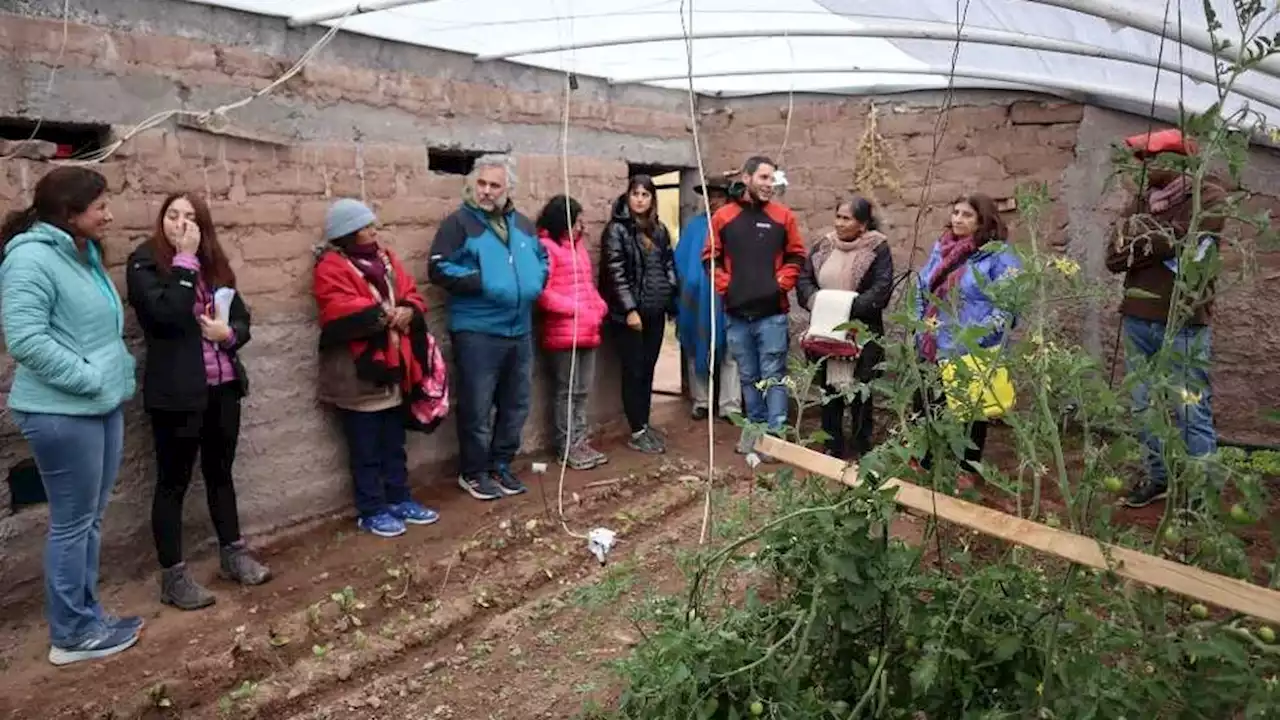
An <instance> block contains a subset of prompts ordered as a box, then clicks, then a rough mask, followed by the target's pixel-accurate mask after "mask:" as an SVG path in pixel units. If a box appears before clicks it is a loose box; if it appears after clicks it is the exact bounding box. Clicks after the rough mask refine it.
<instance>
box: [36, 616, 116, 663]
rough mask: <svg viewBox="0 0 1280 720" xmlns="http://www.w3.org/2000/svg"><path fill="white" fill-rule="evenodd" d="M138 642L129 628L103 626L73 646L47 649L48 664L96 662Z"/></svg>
mask: <svg viewBox="0 0 1280 720" xmlns="http://www.w3.org/2000/svg"><path fill="white" fill-rule="evenodd" d="M136 642H138V631H137V630H136V629H134V628H131V627H111V626H107V625H103V626H101V627H100V628H98V630H97V631H96V632H94V633H93V634H92V635H90V636H89V637H87V638H85V639H84V640H81V641H80V642H78V643H76V644H75V645H69V646H67V647H58V646H56V645H55V646H53V647H50V648H49V662H51V663H53V664H54V665H70V664H71V663H77V662H83V661H85V660H98V659H101V658H105V657H110V656H112V655H115V654H116V653H122V652H124V651H125V650H128V649H129V648H131V647H133V646H134V643H136Z"/></svg>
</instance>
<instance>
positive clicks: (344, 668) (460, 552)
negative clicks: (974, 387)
mask: <svg viewBox="0 0 1280 720" xmlns="http://www.w3.org/2000/svg"><path fill="white" fill-rule="evenodd" d="M656 413H658V414H659V416H660V417H661V418H662V420H661V423H662V426H663V427H664V429H665V430H666V431H667V433H668V436H669V442H670V445H671V451H670V452H669V453H668V455H666V456H663V457H650V456H641V455H638V454H636V453H634V452H631V451H629V450H627V449H625V448H623V447H620V446H614V447H610V448H607V450H608V451H609V453H610V455H611V457H612V461H611V462H610V463H609V464H607V465H605V466H603V467H601V468H598V469H596V470H594V471H591V472H586V473H572V472H571V473H569V474H568V477H567V479H566V485H565V494H564V502H565V519H566V523H567V526H568V530H570V531H572V532H573V533H576V534H578V535H582V534H585V533H586V532H587V531H588V530H590V529H591V528H593V527H608V528H611V529H613V530H615V531H617V532H618V534H619V535H618V537H619V542H618V545H617V546H616V548H615V549H614V550H613V552H612V553H611V554H610V556H609V558H608V563H607V564H606V565H604V566H601V565H600V564H599V563H598V562H597V561H596V560H595V558H594V557H593V556H592V555H590V554H589V553H588V551H587V543H586V540H585V539H582V538H579V537H573V536H572V535H570V534H569V533H568V532H566V530H565V528H562V527H561V525H560V522H559V516H558V513H557V511H556V506H557V498H556V491H557V481H558V475H557V473H556V472H555V470H556V469H557V467H556V466H554V465H553V466H552V469H553V472H552V473H550V474H548V475H547V476H546V477H545V478H544V479H543V480H542V481H541V483H539V482H538V481H536V480H534V479H533V478H532V477H528V476H526V477H527V478H528V479H529V480H531V481H532V482H530V486H531V492H530V493H529V494H527V495H524V496H522V497H519V498H514V499H506V500H501V501H498V502H494V503H478V502H475V501H473V500H471V499H469V498H467V497H465V496H462V494H461V493H459V492H457V491H456V489H455V488H454V487H453V486H452V485H451V484H450V483H448V482H441V481H440V480H438V479H437V480H434V481H433V480H431V479H429V478H425V477H424V478H418V487H419V488H420V491H419V493H418V495H419V498H420V499H421V500H423V501H424V502H427V503H429V504H432V505H434V506H436V507H438V508H440V510H441V513H442V520H441V521H440V523H438V524H437V525H435V526H431V527H427V528H410V531H409V533H408V534H406V535H404V536H402V537H400V538H396V539H392V540H385V539H379V538H374V537H372V536H368V535H362V534H357V533H355V532H354V526H353V524H352V523H351V522H350V521H349V520H342V521H334V522H332V523H329V524H327V525H324V526H321V527H319V528H316V529H315V530H313V531H311V532H309V533H307V534H306V535H304V536H302V537H297V538H294V539H291V540H289V541H287V542H282V543H279V544H277V545H275V546H272V547H268V548H266V549H265V559H266V560H267V562H269V563H270V564H271V566H272V567H273V569H274V570H275V571H276V573H277V575H276V577H275V579H273V580H272V581H271V582H270V583H269V584H268V585H266V586H263V587H261V588H255V589H241V588H236V587H232V586H230V585H228V584H226V583H224V582H222V581H218V580H213V581H212V582H211V586H212V588H213V589H214V590H215V591H216V592H217V593H218V597H219V602H218V604H217V605H216V606H214V607H213V608H210V609H208V610H205V611H201V612H196V613H182V612H179V611H177V610H173V609H170V608H165V607H162V606H161V605H159V604H158V602H157V600H156V597H155V586H154V584H153V583H152V582H150V581H147V582H134V583H130V584H122V585H116V586H111V587H106V588H104V589H103V590H104V596H105V597H106V604H107V606H108V607H109V608H110V609H112V610H116V611H119V612H121V613H124V612H130V613H141V614H143V615H144V617H145V618H146V621H147V627H146V629H145V630H144V633H143V637H142V640H141V641H140V643H139V645H138V646H137V647H136V648H134V649H131V650H129V651H128V652H126V653H123V654H121V655H120V656H117V657H115V658H112V659H108V660H105V661H102V662H98V663H86V664H83V665H78V666H71V667H68V668H62V669H58V668H54V667H52V666H50V665H49V664H48V663H47V662H46V661H45V653H46V652H47V646H46V644H45V643H46V635H45V633H46V629H45V627H44V624H43V621H42V620H41V618H40V616H39V608H38V607H32V608H30V609H29V611H28V612H26V613H25V614H23V617H21V618H13V617H6V618H5V619H4V621H3V623H0V720H3V719H7V718H31V719H40V720H46V719H49V720H52V719H55V718H194V719H197V720H199V719H204V718H217V719H219V720H222V719H229V718H250V717H256V718H270V719H271V720H277V719H279V720H291V719H298V720H303V719H305V720H325V719H326V718H368V719H370V720H378V719H383V718H386V719H390V718H410V719H413V720H417V719H419V718H427V719H429V718H456V719H458V720H470V719H472V718H477V719H489V718H494V719H497V718H511V719H515V718H573V717H575V716H577V715H578V714H579V713H580V711H581V710H582V708H583V706H584V704H586V703H588V702H598V703H602V704H605V705H607V704H608V703H609V701H610V700H611V699H612V698H613V697H616V693H617V692H618V687H617V682H616V680H615V678H614V677H613V676H612V674H611V669H610V665H609V664H610V661H612V660H615V659H617V658H619V657H621V656H622V655H624V654H625V653H626V652H627V651H628V649H629V648H630V647H632V646H634V645H635V644H636V643H637V642H638V641H639V640H640V637H641V636H640V633H639V630H638V629H637V628H635V627H633V626H632V624H631V623H630V621H629V619H628V613H627V611H628V609H629V608H631V607H633V606H634V605H635V604H637V603H642V602H645V600H646V599H647V598H648V597H650V596H651V595H652V594H653V593H661V592H667V591H677V590H679V589H680V588H681V587H682V584H683V577H682V575H681V573H680V571H679V568H678V565H677V558H678V557H679V555H680V553H681V552H683V551H684V550H687V549H689V548H692V547H694V546H695V545H696V544H697V542H698V535H699V529H700V525H701V521H702V499H703V496H704V492H705V482H706V471H705V465H706V456H707V443H706V425H705V424H704V423H694V422H692V421H690V420H689V419H688V416H687V413H686V410H685V407H684V405H683V403H681V402H679V401H672V400H666V401H664V402H661V403H660V405H659V409H658V410H656ZM736 439H737V429H736V428H733V427H731V426H729V425H725V424H721V425H719V426H718V430H717V439H716V453H717V460H716V465H717V467H718V468H719V470H718V474H717V481H716V482H717V487H718V489H717V492H718V497H717V504H716V507H717V508H721V512H722V513H724V512H727V511H725V510H724V508H726V507H728V505H729V504H733V503H737V504H741V503H750V502H752V501H753V495H752V493H753V487H754V483H753V482H752V481H751V480H750V479H749V478H750V476H751V473H750V472H749V471H748V469H747V468H746V466H745V464H744V463H743V462H742V459H741V458H740V457H739V456H737V455H735V454H733V451H732V447H733V444H734V441H735V440H736ZM991 445H992V447H993V452H992V453H990V454H991V456H992V457H991V458H990V459H992V460H996V461H999V462H1000V463H1001V464H1012V463H1014V462H1016V460H1015V459H1014V458H1013V457H1012V456H1011V455H1010V454H1009V453H1008V452H1007V450H1003V448H1002V445H1003V443H1002V442H1001V441H1000V432H999V431H997V432H996V433H994V434H993V438H992V443H991ZM546 459H547V458H530V460H546ZM766 467H769V466H766ZM987 500H988V501H989V502H992V503H993V504H1000V502H999V500H998V499H997V498H987ZM748 507H749V506H748ZM1158 512H1159V510H1158V509H1157V508H1154V507H1153V508H1148V509H1146V510H1143V511H1139V512H1136V513H1135V512H1129V511H1124V512H1122V513H1119V514H1118V515H1117V518H1118V519H1121V520H1122V521H1124V522H1137V523H1138V524H1142V525H1147V524H1154V521H1155V518H1156V517H1157V516H1158ZM900 517H901V518H902V521H901V523H900V524H896V525H895V527H894V532H895V534H898V535H900V536H907V537H908V538H910V536H912V535H914V536H916V537H919V535H918V533H919V529H920V525H919V522H920V521H918V520H914V519H911V518H908V517H907V516H905V515H903V516H900ZM722 523H723V524H721V525H719V526H718V528H719V529H720V532H721V534H722V535H723V534H725V533H728V534H734V533H735V532H736V530H734V529H733V528H732V527H731V526H732V522H728V521H725V520H724V519H722ZM717 541H718V540H717ZM195 565H196V570H197V572H198V573H199V576H200V577H212V576H213V574H214V570H215V562H214V561H212V560H211V559H205V560H203V561H200V562H197V563H195Z"/></svg>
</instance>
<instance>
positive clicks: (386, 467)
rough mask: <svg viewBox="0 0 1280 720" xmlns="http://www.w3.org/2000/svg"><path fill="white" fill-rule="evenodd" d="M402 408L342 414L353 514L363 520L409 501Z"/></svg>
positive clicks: (347, 411)
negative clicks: (358, 514)
mask: <svg viewBox="0 0 1280 720" xmlns="http://www.w3.org/2000/svg"><path fill="white" fill-rule="evenodd" d="M404 421H405V417H404V409H403V408H400V407H394V408H391V409H390V410H379V411H378V412H359V411H356V410H343V411H342V430H343V433H344V434H345V435H346V436H347V454H348V459H349V462H350V464H351V480H352V484H354V485H355V491H356V511H357V512H359V513H360V517H362V518H367V517H372V516H374V515H377V514H378V513H381V512H386V510H387V506H388V505H395V504H398V503H402V502H404V501H406V500H408V499H409V466H408V464H409V458H408V456H407V455H406V454H405V450H404V444H405V427H404Z"/></svg>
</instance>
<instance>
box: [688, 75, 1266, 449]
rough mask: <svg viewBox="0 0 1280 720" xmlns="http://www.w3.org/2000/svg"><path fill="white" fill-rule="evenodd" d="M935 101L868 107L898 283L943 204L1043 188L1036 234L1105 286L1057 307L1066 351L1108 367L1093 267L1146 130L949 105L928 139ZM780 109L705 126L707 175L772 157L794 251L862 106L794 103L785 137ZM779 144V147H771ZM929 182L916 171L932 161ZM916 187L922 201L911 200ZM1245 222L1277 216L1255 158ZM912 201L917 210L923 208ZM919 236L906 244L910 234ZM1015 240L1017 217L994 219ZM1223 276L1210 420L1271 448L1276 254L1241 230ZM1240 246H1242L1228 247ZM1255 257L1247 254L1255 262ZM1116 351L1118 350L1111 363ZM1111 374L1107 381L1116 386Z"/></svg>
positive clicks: (844, 158) (852, 149)
mask: <svg viewBox="0 0 1280 720" xmlns="http://www.w3.org/2000/svg"><path fill="white" fill-rule="evenodd" d="M941 103H942V97H941V95H926V94H913V95H908V96H902V97H900V98H892V99H888V100H881V101H880V102H879V103H878V114H877V117H878V120H877V128H878V132H879V134H880V135H881V136H882V137H883V139H884V141H885V151H886V153H887V155H888V156H889V157H891V158H892V160H893V165H894V166H896V170H895V169H890V171H889V172H890V174H891V175H893V177H894V178H895V179H896V180H897V182H898V184H899V186H900V188H899V189H897V190H896V191H895V190H889V189H886V188H883V187H881V188H877V189H876V190H875V191H874V192H873V193H871V195H872V197H873V198H874V200H875V202H876V203H877V205H878V206H879V213H880V217H881V220H882V224H883V228H882V229H883V230H884V232H885V234H886V235H888V237H889V241H890V243H891V244H892V248H893V255H894V261H895V264H896V266H897V268H898V271H899V272H901V271H902V270H904V269H906V268H907V267H914V268H918V267H920V265H922V264H923V263H924V260H925V257H926V255H927V253H928V252H929V249H930V247H931V246H932V244H933V242H934V241H935V240H936V239H937V237H938V234H939V232H940V229H941V227H942V225H943V224H944V223H945V222H946V221H947V219H948V213H949V212H950V207H951V201H952V200H953V199H955V198H956V197H958V196H960V195H962V194H964V193H966V192H972V191H980V192H985V193H987V194H989V195H991V196H992V197H994V198H996V199H997V200H1003V199H1008V198H1012V197H1013V196H1014V190H1015V188H1016V187H1017V186H1018V185H1020V184H1023V183H1028V182H1043V183H1047V185H1048V190H1049V197H1050V200H1051V202H1052V204H1051V206H1050V209H1049V212H1048V213H1047V214H1046V217H1045V219H1044V221H1043V224H1042V228H1043V230H1044V231H1045V233H1046V234H1047V238H1046V240H1047V241H1048V242H1049V243H1050V244H1051V245H1052V246H1053V247H1055V248H1056V249H1057V250H1059V251H1060V252H1064V253H1066V254H1068V255H1070V256H1071V257H1073V258H1076V259H1077V260H1079V261H1080V263H1081V265H1082V267H1083V268H1084V272H1086V273H1088V275H1089V276H1090V277H1093V278H1097V279H1100V280H1103V281H1105V282H1107V283H1109V287H1110V289H1111V293H1110V295H1109V296H1108V297H1107V298H1105V299H1104V300H1103V301H1101V302H1099V303H1097V304H1095V305H1084V304H1081V305H1079V306H1076V307H1070V308H1063V309H1062V311H1063V313H1064V314H1065V315H1066V316H1068V317H1070V318H1073V323H1072V324H1073V325H1074V324H1075V322H1074V320H1078V332H1079V339H1080V341H1081V342H1083V343H1084V344H1085V346H1086V347H1089V348H1090V349H1091V350H1092V351H1093V352H1095V353H1097V354H1098V355H1099V356H1101V357H1105V358H1107V359H1108V361H1109V362H1112V363H1114V362H1117V355H1116V354H1115V349H1116V347H1117V345H1116V341H1117V328H1118V325H1119V320H1120V318H1119V315H1118V313H1117V312H1116V310H1115V308H1117V307H1118V306H1119V301H1120V279H1119V278H1116V277H1112V276H1111V275H1110V274H1109V273H1108V272H1107V270H1106V268H1105V266H1104V258H1105V244H1106V243H1107V242H1108V241H1109V234H1108V229H1109V228H1110V227H1111V225H1112V223H1113V222H1114V221H1115V220H1116V219H1117V218H1118V217H1119V216H1120V212H1121V209H1122V207H1123V206H1124V202H1125V199H1126V192H1125V190H1124V189H1123V188H1122V184H1121V183H1120V182H1119V179H1118V178H1117V179H1115V180H1113V181H1110V182H1109V181H1108V178H1109V175H1110V174H1111V169H1112V165H1111V148H1112V145H1113V144H1114V143H1116V142H1118V141H1120V140H1122V139H1123V138H1125V137H1127V136H1129V135H1132V134H1134V133H1139V132H1146V131H1147V130H1148V129H1149V128H1150V121H1149V120H1146V119H1143V118H1138V117H1135V116H1131V115H1126V114H1123V113H1118V112H1113V111H1109V110H1102V109H1099V108H1095V107H1091V106H1081V105H1078V104H1072V103H1064V102H1059V101H1046V102H1042V101H1040V100H1038V99H1037V100H1028V99H1018V98H1017V97H1015V96H1011V94H1010V93H978V92H962V93H957V95H956V97H955V100H954V105H953V107H952V109H951V110H950V111H949V113H948V115H947V118H946V123H945V125H943V126H942V127H943V130H942V132H941V133H940V134H935V126H936V124H937V122H938V117H939V108H940V107H941ZM787 105H788V103H787V98H786V97H769V98H758V99H744V100H738V101H735V102H734V103H732V104H730V105H726V106H724V107H722V108H720V109H719V110H718V111H717V112H714V113H709V114H708V115H707V118H706V121H705V124H704V125H703V132H704V133H705V134H706V135H707V136H708V138H709V140H708V142H707V143H706V144H705V146H704V147H706V148H707V150H706V152H707V157H706V162H707V167H708V168H709V170H708V171H709V172H711V171H718V170H722V169H723V170H727V169H731V168H734V167H740V166H741V163H742V162H743V160H744V159H745V158H747V157H749V156H750V155H753V154H756V153H763V154H766V155H770V156H772V157H773V158H774V159H775V160H776V161H778V162H779V164H780V165H781V166H782V167H783V168H784V169H785V170H786V174H787V179H788V181H789V183H790V187H789V189H788V191H787V194H786V197H785V200H786V202H787V203H788V204H789V205H791V207H792V208H794V209H795V211H796V213H797V215H798V216H799V219H800V223H801V226H802V228H803V229H804V232H805V237H806V239H807V240H809V241H810V242H812V241H813V240H814V239H815V238H816V237H819V236H820V235H821V234H822V233H825V232H828V231H830V230H831V229H832V224H831V223H832V216H833V215H834V208H835V205H836V203H837V201H838V199H839V198H842V197H846V196H847V195H848V194H849V193H851V192H853V185H854V173H855V170H856V168H857V166H858V164H859V162H861V161H862V160H863V158H861V157H860V156H859V152H858V146H859V140H860V139H861V138H862V136H863V133H864V130H865V129H866V123H867V118H868V115H869V112H870V110H871V106H870V104H869V103H868V102H867V101H866V100H864V99H861V98H849V99H843V100H841V99H835V98H829V97H825V98H820V99H806V98H796V100H795V104H794V115H793V117H792V120H791V127H790V131H789V136H788V129H787ZM784 138H786V142H785V145H784ZM935 143H936V145H937V151H936V158H935V160H934V164H933V171H932V176H931V181H930V182H929V183H926V178H925V171H926V168H928V167H929V165H930V159H931V158H932V157H934V153H935ZM926 187H927V192H924V191H925V190H926ZM1244 189H1246V190H1247V191H1249V192H1250V193H1251V196H1250V199H1249V201H1248V205H1249V207H1251V208H1254V209H1264V208H1271V209H1272V214H1273V216H1275V215H1276V214H1277V210H1280V155H1278V154H1277V153H1275V152H1274V151H1271V150H1267V149H1255V150H1254V151H1253V152H1252V154H1251V158H1250V161H1249V167H1248V170H1247V171H1246V173H1245V177H1244ZM922 195H923V201H922ZM917 217H919V224H918V228H919V232H918V234H917V233H915V232H913V229H914V228H915V227H917V225H916V221H917ZM1005 219H1006V221H1007V222H1009V224H1010V226H1011V229H1012V233H1013V237H1014V239H1015V241H1017V240H1018V239H1019V238H1023V239H1024V241H1025V233H1022V232H1020V231H1019V228H1018V218H1017V216H1016V213H1010V214H1007V215H1006V216H1005ZM1227 238H1228V241H1229V245H1228V247H1227V249H1226V254H1227V258H1228V263H1229V265H1230V266H1231V267H1234V268H1240V267H1241V266H1242V264H1245V263H1247V264H1249V265H1250V266H1251V270H1250V271H1249V273H1248V277H1247V279H1245V280H1243V281H1235V282H1232V283H1230V284H1227V285H1225V286H1224V287H1223V289H1222V292H1221V294H1220V296H1219V298H1218V300H1217V302H1216V305H1215V319H1214V323H1213V334H1214V352H1215V363H1214V370H1213V393H1214V410H1215V414H1216V419H1217V426H1218V429H1219V433H1220V435H1221V436H1222V438H1223V439H1226V440H1230V441H1235V442H1244V443H1275V442H1280V430H1278V429H1277V428H1276V426H1275V425H1274V424H1270V423H1267V422H1265V421H1264V420H1263V419H1262V418H1261V413H1262V411H1263V410H1264V409H1266V408H1269V407H1275V406H1276V404H1277V403H1278V402H1280V400H1277V398H1280V373H1278V372H1277V369H1278V362H1277V351H1280V325H1277V323H1276V322H1275V317H1274V316H1275V310H1274V308H1275V307H1276V304H1277V302H1280V253H1277V252H1274V251H1272V252H1265V251H1263V250H1262V249H1260V248H1256V247H1255V246H1253V245H1252V244H1251V243H1249V242H1248V234H1247V233H1242V232H1241V230H1240V228H1231V229H1229V231H1228V233H1227ZM1237 240H1244V242H1236V241H1237ZM1255 251H1256V252H1255ZM792 314H793V317H792V329H793V331H795V332H800V331H802V329H803V328H804V327H806V326H807V324H808V315H807V313H806V312H804V311H803V310H800V309H793V311H792ZM1121 352H1122V350H1121ZM1122 374H1123V370H1122V369H1119V370H1118V371H1117V377H1118V376H1120V375H1122Z"/></svg>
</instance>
